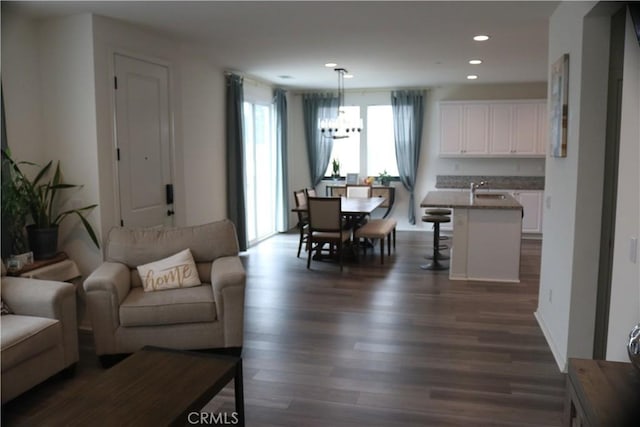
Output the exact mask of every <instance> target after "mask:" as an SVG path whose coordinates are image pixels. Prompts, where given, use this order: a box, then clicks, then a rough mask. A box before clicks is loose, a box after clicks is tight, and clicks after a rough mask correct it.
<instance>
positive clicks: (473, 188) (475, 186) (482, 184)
mask: <svg viewBox="0 0 640 427" xmlns="http://www.w3.org/2000/svg"><path fill="white" fill-rule="evenodd" d="M488 184H489V183H488V182H487V181H480V182H479V183H477V184H475V183H473V182H472V183H471V196H472V197H473V196H475V195H476V190H477V189H478V188H480V187H486V186H487V185H488Z"/></svg>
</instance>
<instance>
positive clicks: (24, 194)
mask: <svg viewBox="0 0 640 427" xmlns="http://www.w3.org/2000/svg"><path fill="white" fill-rule="evenodd" d="M2 161H3V163H5V164H6V166H7V167H6V168H5V170H6V174H7V176H6V177H3V178H5V179H3V180H2V212H3V214H6V215H10V216H11V221H12V222H13V224H14V226H13V227H12V233H13V234H14V236H12V238H14V239H15V240H20V236H19V235H18V234H21V235H22V236H24V232H23V231H22V230H23V229H24V225H25V224H26V223H27V218H28V217H30V219H31V222H32V223H31V224H29V225H27V226H26V230H27V236H28V241H29V246H30V249H31V251H33V256H34V258H36V259H47V258H51V257H53V256H55V255H56V253H57V248H58V226H59V225H60V223H61V222H62V221H63V220H64V219H65V218H67V217H68V216H69V215H77V216H78V218H80V221H81V222H82V225H83V226H84V228H85V230H86V231H87V233H88V234H89V237H90V238H91V240H92V241H93V243H94V244H95V245H96V247H98V248H99V247H100V243H99V242H98V238H97V236H96V233H95V232H94V230H93V227H92V226H91V224H90V223H89V221H87V219H86V218H85V214H86V213H87V212H88V211H90V210H91V209H93V208H95V207H96V206H98V205H96V204H93V205H88V206H84V207H81V208H77V209H68V210H64V211H61V212H59V211H58V210H57V209H58V205H57V204H56V200H57V197H56V196H57V195H58V192H59V191H60V190H66V189H71V188H81V187H82V186H81V185H76V184H68V183H64V182H62V173H61V171H60V162H58V163H57V164H56V167H55V171H54V172H53V176H50V175H51V174H50V171H51V168H52V165H53V161H50V162H49V163H47V164H46V165H44V166H43V167H41V168H40V169H39V170H38V171H37V173H36V174H35V177H34V178H33V179H29V177H28V176H27V175H25V173H24V172H23V171H22V169H21V167H22V166H23V165H26V166H34V167H39V166H38V165H37V164H35V163H31V162H24V161H23V162H16V161H15V160H13V159H12V158H11V155H10V153H9V152H8V150H3V151H2ZM22 239H23V237H22ZM17 249H22V248H21V247H20V246H18V247H17Z"/></svg>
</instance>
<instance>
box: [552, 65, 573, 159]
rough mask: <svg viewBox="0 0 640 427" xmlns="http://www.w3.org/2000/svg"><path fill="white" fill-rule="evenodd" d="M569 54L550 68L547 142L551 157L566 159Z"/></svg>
mask: <svg viewBox="0 0 640 427" xmlns="http://www.w3.org/2000/svg"><path fill="white" fill-rule="evenodd" d="M568 101H569V54H567V53H565V54H564V55H562V56H561V57H560V58H559V59H558V60H557V61H556V62H554V63H553V66H552V68H551V103H550V108H551V114H550V121H551V123H549V125H550V126H549V132H550V135H549V137H550V138H549V140H550V144H551V157H567V124H568V121H569V102H568Z"/></svg>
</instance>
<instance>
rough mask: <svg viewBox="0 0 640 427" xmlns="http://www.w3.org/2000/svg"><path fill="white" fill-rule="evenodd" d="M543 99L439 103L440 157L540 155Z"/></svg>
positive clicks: (542, 151)
mask: <svg viewBox="0 0 640 427" xmlns="http://www.w3.org/2000/svg"><path fill="white" fill-rule="evenodd" d="M547 120H548V118H547V103H546V100H513V101H442V102H440V156H441V157H467V156H468V157H544V155H545V149H546V146H547V143H546V140H547V128H546V126H547Z"/></svg>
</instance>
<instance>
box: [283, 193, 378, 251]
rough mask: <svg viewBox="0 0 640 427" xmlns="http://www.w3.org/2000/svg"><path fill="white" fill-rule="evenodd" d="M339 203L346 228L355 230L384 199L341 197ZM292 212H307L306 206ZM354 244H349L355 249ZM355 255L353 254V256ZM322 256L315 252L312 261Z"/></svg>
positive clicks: (369, 243) (293, 209)
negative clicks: (345, 219) (345, 221)
mask: <svg viewBox="0 0 640 427" xmlns="http://www.w3.org/2000/svg"><path fill="white" fill-rule="evenodd" d="M340 199H341V203H340V213H341V214H342V215H343V216H344V217H347V218H348V220H347V228H352V229H356V228H358V226H359V225H360V221H361V220H362V218H364V217H366V216H367V215H370V214H371V213H372V212H373V211H374V210H375V209H376V208H378V207H380V205H382V204H383V203H384V202H385V200H386V199H385V198H384V197H345V196H341V197H340ZM291 211H292V212H307V205H306V204H301V205H299V206H296V207H294V208H292V209H291ZM354 243H355V242H351V247H352V248H353V249H356V250H357V248H356V246H358V245H355V244H354ZM362 244H365V245H367V246H368V247H371V242H368V241H365V242H363V243H362ZM354 255H355V254H354ZM321 258H322V256H321V254H320V251H318V252H317V254H316V256H315V257H314V259H321Z"/></svg>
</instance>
